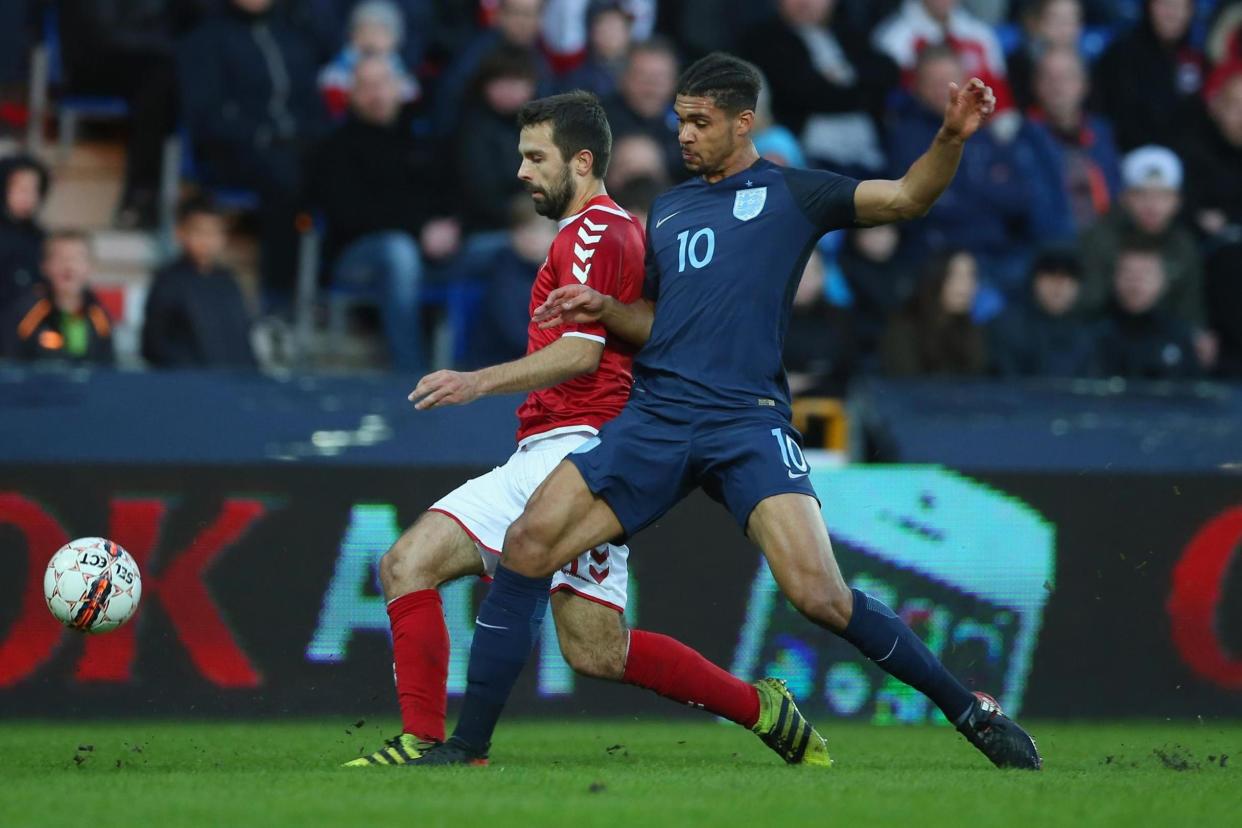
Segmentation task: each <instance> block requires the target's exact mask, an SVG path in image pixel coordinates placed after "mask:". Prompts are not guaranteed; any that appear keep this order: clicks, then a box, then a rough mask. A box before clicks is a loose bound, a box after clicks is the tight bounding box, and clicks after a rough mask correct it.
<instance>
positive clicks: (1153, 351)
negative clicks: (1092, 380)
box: [1096, 243, 1200, 379]
mask: <svg viewBox="0 0 1242 828" xmlns="http://www.w3.org/2000/svg"><path fill="white" fill-rule="evenodd" d="M1115 268H1116V269H1115V270H1114V272H1113V278H1112V304H1111V306H1110V308H1109V312H1108V315H1107V316H1105V318H1104V319H1103V320H1102V322H1101V323H1100V327H1099V332H1098V339H1097V345H1096V349H1097V354H1098V359H1099V365H1100V369H1101V370H1102V372H1103V373H1104V375H1105V376H1110V377H1113V376H1116V377H1127V378H1132V379H1179V378H1184V377H1195V376H1198V375H1199V373H1200V372H1199V366H1198V362H1197V360H1196V358H1195V347H1194V344H1193V342H1192V340H1191V331H1190V327H1189V326H1188V325H1187V324H1186V323H1185V322H1183V321H1181V320H1179V319H1176V318H1175V317H1173V316H1172V315H1171V314H1169V313H1168V312H1166V311H1165V310H1163V309H1162V307H1161V305H1162V303H1161V297H1162V295H1163V294H1164V291H1165V287H1166V285H1167V284H1168V282H1167V280H1166V279H1165V270H1164V258H1163V257H1162V256H1161V254H1160V251H1159V250H1158V249H1157V248H1156V247H1154V246H1153V245H1151V244H1148V243H1134V244H1131V245H1127V246H1126V247H1124V248H1122V249H1121V250H1120V251H1119V253H1118V256H1117V260H1116V264H1115Z"/></svg>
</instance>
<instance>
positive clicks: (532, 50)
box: [434, 0, 554, 226]
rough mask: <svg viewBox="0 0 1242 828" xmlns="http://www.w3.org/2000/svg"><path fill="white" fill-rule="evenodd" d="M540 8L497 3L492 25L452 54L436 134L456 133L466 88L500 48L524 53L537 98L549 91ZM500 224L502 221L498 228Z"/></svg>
mask: <svg viewBox="0 0 1242 828" xmlns="http://www.w3.org/2000/svg"><path fill="white" fill-rule="evenodd" d="M542 8H543V0H499V7H498V8H497V10H496V25H495V26H494V27H493V28H490V29H488V30H487V31H484V32H480V33H479V34H477V35H475V37H474V39H472V40H471V41H470V42H469V43H467V44H466V45H465V47H464V48H463V49H462V50H461V52H459V53H457V54H456V56H455V59H454V60H453V62H452V64H450V65H449V67H448V68H447V69H446V70H444V74H443V75H441V76H440V79H439V82H438V83H437V84H436V86H437V89H436V96H435V115H434V120H435V128H436V132H437V133H438V134H440V135H444V136H448V135H453V134H454V133H457V132H459V127H460V126H461V118H462V113H463V110H464V107H463V102H464V101H466V100H467V99H468V98H469V97H470V96H469V91H470V87H471V86H472V85H473V83H474V82H475V80H476V79H477V78H478V75H479V72H480V70H481V68H482V64H483V62H484V61H485V60H486V59H487V57H488V56H489V55H491V54H493V53H495V52H496V51H497V50H498V49H499V48H501V47H503V46H507V47H509V48H510V51H513V50H518V51H521V52H524V53H525V55H526V58H527V60H528V61H529V62H530V63H531V65H532V66H533V67H534V73H535V79H536V81H537V83H538V87H537V88H538V93H539V94H540V95H543V94H546V93H548V92H550V91H551V90H552V89H553V86H554V84H553V77H552V67H551V66H550V65H549V64H548V60H547V58H546V57H544V55H543V52H541V51H540V50H539V15H540V12H541V10H542ZM511 149H512V148H511ZM496 209H497V212H498V213H500V214H502V215H503V214H504V211H505V205H504V204H501V205H500V206H499V207H497V208H496ZM504 224H505V222H504V221H503V220H502V221H501V222H500V223H499V226H504Z"/></svg>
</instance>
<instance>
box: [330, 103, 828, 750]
mask: <svg viewBox="0 0 1242 828" xmlns="http://www.w3.org/2000/svg"><path fill="white" fill-rule="evenodd" d="M518 124H519V126H520V127H521V139H520V143H519V146H518V150H519V152H520V154H521V158H522V161H521V166H520V168H519V169H518V178H520V179H521V180H522V182H523V183H524V184H525V186H526V189H527V190H528V191H529V192H530V194H531V198H532V199H533V200H534V203H535V208H536V210H538V212H539V213H540V214H541V215H544V216H547V217H548V218H552V219H555V220H556V221H557V222H558V225H559V232H558V233H557V236H556V239H555V240H554V241H553V243H552V247H551V249H550V250H549V252H548V258H547V261H546V262H544V264H543V266H542V267H541V268H540V269H539V273H538V274H537V276H536V278H535V283H534V286H533V288H532V290H531V304H530V310H531V312H532V313H533V312H534V310H535V308H537V307H539V306H540V305H542V304H543V303H544V302H545V301H546V300H547V298H548V296H549V295H550V294H551V293H552V292H553V291H554V290H555V289H556V288H558V287H563V286H565V285H590V286H591V288H592V289H593V290H595V291H598V292H599V293H600V294H601V295H604V296H611V297H613V298H614V299H615V300H616V301H618V302H623V303H628V302H633V301H636V300H637V299H638V298H639V296H640V295H641V293H642V281H643V255H644V249H643V230H642V228H641V227H640V226H639V224H638V223H637V222H636V221H635V220H634V219H633V218H632V217H631V216H630V215H629V214H628V213H626V212H625V211H624V210H622V209H621V208H620V207H618V206H617V205H616V203H615V202H614V201H613V200H612V199H611V198H609V196H608V194H607V193H606V192H605V190H604V183H603V179H604V173H605V172H606V171H607V169H608V156H609V152H610V150H611V147H612V134H611V131H610V130H609V127H608V121H607V119H606V118H605V116H604V111H603V108H602V107H601V106H600V104H599V101H598V100H596V98H595V96H593V95H591V94H589V93H586V92H571V93H568V94H565V95H557V96H554V97H551V98H545V99H542V100H538V101H534V102H532V103H529V104H527V105H526V106H525V107H523V109H522V110H521V112H520V113H519V114H518ZM529 331H530V333H529V342H528V345H527V353H526V356H524V357H522V358H521V359H519V360H515V361H513V362H509V363H505V364H503V365H494V366H491V367H488V368H483V369H481V370H479V371H472V372H458V371H437V372H435V373H433V374H429V375H427V376H426V377H423V378H422V380H420V381H419V383H418V386H417V387H416V388H415V389H414V391H413V393H411V394H410V399H411V400H412V401H414V402H415V408H417V409H418V410H420V411H426V410H428V409H432V408H437V407H440V406H445V405H464V404H466V403H469V402H471V401H472V400H475V399H478V398H479V397H481V396H484V395H487V394H508V393H514V392H519V391H525V392H530V393H529V395H528V396H527V397H526V400H525V402H523V403H522V405H521V406H520V407H519V408H518V412H517V413H518V420H519V426H518V433H517V440H518V447H517V451H516V452H515V453H514V454H513V456H512V457H511V458H509V461H508V462H507V463H505V465H503V466H500V467H499V468H496V469H493V470H492V471H490V472H488V473H487V474H485V475H483V476H482V477H477V478H475V479H473V480H470V481H468V482H466V483H465V484H463V485H462V486H460V487H459V488H457V489H456V490H454V491H452V492H450V493H449V494H448V495H446V496H445V497H443V498H442V499H440V500H439V501H438V502H437V503H435V504H434V505H433V506H432V507H431V508H430V509H429V510H428V511H427V512H426V513H425V514H424V515H422V517H420V518H419V520H418V522H416V523H415V524H414V526H413V527H411V528H410V529H409V530H408V531H406V532H405V534H403V535H402V536H401V537H400V538H399V539H398V540H397V542H396V543H394V544H393V546H392V548H391V549H389V550H388V552H387V553H386V554H385V555H384V556H383V558H382V559H381V560H380V582H381V584H382V586H383V589H384V596H385V598H386V599H387V602H388V616H389V619H390V621H391V623H392V639H393V671H394V674H395V678H396V684H397V698H398V702H399V704H400V707H401V719H402V732H401V733H400V734H398V735H397V736H396V737H394V738H393V739H390V740H388V742H387V743H386V744H385V745H384V746H383V747H382V748H380V749H379V750H377V751H376V752H375V753H372V754H370V755H368V756H362V757H359V758H358V759H354V760H352V761H350V762H348V763H347V764H348V765H351V766H356V767H369V766H379V765H401V764H410V763H413V762H415V761H416V760H417V759H418V758H419V757H420V756H422V755H424V753H425V752H427V751H428V750H429V749H431V748H433V747H434V746H435V745H437V744H439V743H440V742H442V741H443V740H444V717H445V707H446V702H447V678H448V664H449V641H448V629H447V626H446V625H445V621H444V610H443V605H442V604H441V601H440V594H439V593H438V592H437V588H438V587H439V586H440V585H441V584H444V583H447V582H448V581H451V580H454V579H456V578H462V577H465V576H467V575H479V576H482V575H488V576H490V575H492V574H494V572H495V568H496V562H497V561H498V560H499V556H500V549H501V544H502V543H503V541H504V537H505V533H506V531H507V530H508V528H509V524H510V523H512V522H513V521H514V520H515V519H517V517H518V516H519V515H520V514H521V513H522V510H523V509H524V508H525V506H526V501H527V500H528V499H529V498H530V496H531V494H532V493H533V492H534V491H535V489H536V487H537V486H539V484H540V483H541V482H542V481H543V479H544V478H545V477H546V476H547V474H548V472H550V471H551V470H552V469H554V468H556V466H557V464H559V463H560V461H561V460H562V458H564V457H565V455H566V454H568V453H569V452H571V451H574V450H575V449H578V448H580V447H581V446H583V445H584V444H586V443H587V442H588V441H590V440H592V439H594V437H595V435H596V434H597V433H598V432H599V429H600V427H602V426H603V425H604V423H605V422H607V421H608V420H611V419H612V418H613V417H615V416H616V415H617V413H618V412H620V411H621V408H622V407H623V406H624V405H625V401H626V399H627V398H628V397H629V393H630V384H631V379H632V378H631V374H630V366H631V364H632V362H633V355H634V351H635V348H634V347H633V346H632V345H630V344H628V343H627V342H625V341H624V340H622V339H619V338H617V337H614V336H611V335H610V334H609V333H608V332H607V331H606V330H605V328H604V326H603V325H601V324H599V323H597V322H587V323H584V324H581V325H566V326H564V327H562V328H561V329H560V330H557V331H551V330H543V329H540V328H539V327H538V326H537V325H535V324H534V323H533V322H532V323H531V325H530V329H529ZM584 549H586V548H585V547H584ZM579 552H580V554H578V555H576V556H574V559H573V560H572V561H569V562H568V563H567V565H566V566H565V567H564V568H563V569H560V570H559V571H558V572H557V573H556V574H555V576H554V577H553V578H552V579H551V580H550V582H549V583H548V584H546V585H545V586H544V587H543V588H542V600H541V601H540V602H538V607H537V608H536V609H535V610H534V613H535V615H537V616H538V617H537V618H535V617H534V616H532V617H530V618H528V619H524V620H523V621H522V622H521V623H523V624H526V625H529V626H534V625H536V624H537V623H539V622H542V620H543V615H544V612H545V610H546V607H547V604H548V602H549V596H550V600H551V604H552V615H553V618H554V619H555V620H556V627H557V632H558V634H559V639H560V644H561V651H562V653H564V655H565V658H566V660H567V661H568V662H569V664H570V666H572V667H573V668H574V669H575V670H577V671H578V672H579V673H582V674H584V675H588V676H594V677H596V678H603V679H611V680H614V681H621V682H624V683H627V684H634V685H637V686H639V687H644V688H647V689H649V690H653V691H655V692H657V693H659V694H660V695H662V696H665V697H666V698H669V699H672V700H674V701H677V702H679V703H681V704H689V705H692V706H695V707H699V708H701V709H704V710H707V711H709V712H711V713H715V714H716V715H718V716H722V717H724V718H726V719H729V720H731V721H734V722H737V723H738V724H741V725H743V726H745V727H748V728H750V729H751V730H752V731H754V732H755V733H756V734H758V735H759V737H760V738H761V739H762V740H763V741H764V743H765V744H767V745H768V746H769V747H770V748H772V749H773V750H775V751H776V752H777V754H778V755H780V756H781V758H782V759H784V760H785V761H786V762H788V763H790V764H806V765H818V766H828V765H830V764H831V760H830V759H829V758H828V750H827V745H826V744H825V743H824V740H823V738H822V737H820V736H819V734H818V733H816V732H815V730H814V729H813V728H812V727H811V725H810V723H808V722H807V721H806V720H805V719H804V718H803V717H802V715H801V713H799V712H798V709H797V707H796V706H795V705H794V702H793V697H792V695H791V694H790V692H789V691H788V689H786V688H785V685H784V683H783V682H781V681H779V680H777V679H770V678H768V679H763V680H761V681H758V682H756V683H754V684H753V685H752V684H748V683H747V682H744V681H742V680H741V679H739V678H736V677H734V676H732V675H730V674H729V673H727V672H725V671H724V670H722V669H721V668H719V667H717V666H716V665H714V664H712V663H711V662H710V661H708V660H707V659H706V658H704V657H703V656H702V655H700V654H699V653H698V652H696V651H694V650H692V649H691V648H689V647H687V646H686V645H684V644H682V643H680V642H678V641H675V640H674V639H672V638H669V637H667V636H663V635H659V634H656V633H651V632H646V631H643V630H628V629H627V628H626V626H625V621H624V618H623V612H624V610H625V602H626V586H627V573H626V562H627V557H628V555H629V550H628V549H627V548H626V547H625V546H623V545H620V544H619V543H613V542H611V539H605V540H603V541H601V542H599V543H597V544H592V546H591V547H590V548H589V549H586V551H582V550H579ZM477 623H478V625H479V628H480V629H482V628H485V627H487V626H488V624H487V622H485V621H484V620H483V619H479V620H478V621H477ZM476 635H477V633H476ZM522 657H523V658H525V654H522ZM471 689H475V688H473V687H472V688H471ZM470 761H471V762H472V763H474V764H482V763H485V762H486V756H475V757H471V760H470Z"/></svg>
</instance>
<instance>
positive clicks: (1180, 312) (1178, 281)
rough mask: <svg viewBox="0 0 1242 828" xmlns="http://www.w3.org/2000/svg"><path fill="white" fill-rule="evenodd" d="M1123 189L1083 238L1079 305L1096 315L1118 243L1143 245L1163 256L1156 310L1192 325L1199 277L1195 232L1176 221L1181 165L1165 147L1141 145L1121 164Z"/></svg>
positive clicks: (1107, 290)
mask: <svg viewBox="0 0 1242 828" xmlns="http://www.w3.org/2000/svg"><path fill="white" fill-rule="evenodd" d="M1121 172H1122V180H1123V185H1124V188H1125V189H1124V190H1123V192H1122V194H1121V198H1120V200H1119V203H1118V205H1117V207H1116V208H1114V209H1113V211H1112V212H1110V213H1109V214H1108V215H1107V216H1105V217H1104V218H1102V219H1100V220H1099V221H1098V222H1096V224H1095V225H1093V226H1092V227H1091V228H1090V229H1088V230H1087V232H1086V233H1085V234H1084V235H1083V236H1082V239H1081V241H1080V243H1079V247H1080V250H1081V252H1082V257H1083V266H1084V275H1085V279H1084V281H1083V286H1082V293H1081V294H1080V295H1079V297H1078V309H1079V310H1082V311H1084V312H1087V313H1098V312H1099V311H1101V310H1103V309H1104V306H1105V305H1107V304H1108V301H1109V297H1110V295H1111V293H1112V290H1113V287H1112V282H1113V274H1114V273H1115V272H1116V267H1117V258H1118V256H1119V255H1120V251H1121V250H1122V248H1123V247H1125V246H1126V245H1127V244H1129V243H1131V242H1138V243H1142V244H1146V245H1148V246H1150V247H1153V248H1154V249H1156V250H1159V251H1160V254H1161V256H1162V257H1163V258H1164V267H1163V268H1162V276H1161V281H1162V282H1163V283H1164V284H1163V286H1162V290H1161V293H1160V305H1161V310H1164V311H1167V312H1168V313H1169V314H1170V315H1171V316H1173V317H1175V318H1177V319H1180V320H1181V321H1182V322H1185V323H1187V324H1189V325H1192V326H1194V327H1196V328H1202V326H1203V324H1204V314H1203V299H1202V290H1203V275H1202V270H1201V265H1200V260H1199V251H1198V249H1197V247H1196V245H1195V240H1194V236H1192V235H1191V233H1190V231H1189V229H1187V228H1186V227H1184V226H1183V225H1182V224H1181V223H1180V222H1179V221H1178V220H1177V213H1178V210H1179V208H1180V207H1181V193H1180V191H1181V186H1182V164H1181V162H1180V161H1179V160H1178V159H1177V156H1176V155H1174V154H1173V152H1172V151H1171V150H1168V149H1166V148H1164V147H1155V146H1151V147H1140V148H1139V149H1136V150H1134V151H1133V152H1131V153H1130V154H1129V155H1127V156H1126V157H1125V158H1124V159H1123V160H1122V165H1121Z"/></svg>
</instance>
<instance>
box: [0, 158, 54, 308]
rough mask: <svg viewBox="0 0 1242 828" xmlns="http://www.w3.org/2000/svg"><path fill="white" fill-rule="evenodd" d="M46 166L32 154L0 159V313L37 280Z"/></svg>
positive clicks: (40, 257)
mask: <svg viewBox="0 0 1242 828" xmlns="http://www.w3.org/2000/svg"><path fill="white" fill-rule="evenodd" d="M49 183H50V179H49V178H48V173H47V168H46V167H44V166H43V165H42V164H41V163H39V161H37V160H36V159H35V158H34V157H33V156H29V155H18V156H15V157H12V158H6V159H4V160H3V161H0V186H3V187H4V204H3V205H0V206H3V210H2V211H0V313H2V312H3V311H4V310H5V308H7V307H8V306H9V305H10V304H11V303H13V302H14V301H16V300H17V298H18V297H19V296H21V295H22V294H23V293H25V292H26V291H27V290H29V289H30V288H31V287H33V286H34V284H35V283H36V282H38V281H39V278H40V276H39V262H40V260H41V259H42V258H43V239H44V237H45V236H46V235H47V234H46V232H45V231H44V230H43V226H42V225H41V224H40V223H39V211H40V209H41V208H42V207H43V201H44V199H46V198H47V191H48V186H49Z"/></svg>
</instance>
